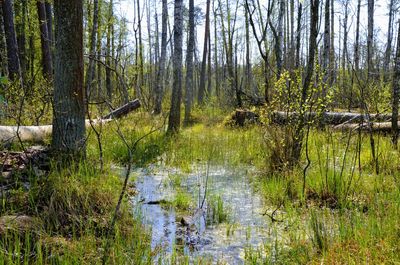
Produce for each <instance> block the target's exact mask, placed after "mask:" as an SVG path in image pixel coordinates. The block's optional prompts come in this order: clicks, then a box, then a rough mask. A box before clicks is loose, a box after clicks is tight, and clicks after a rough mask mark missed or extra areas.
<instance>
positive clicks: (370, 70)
mask: <svg viewBox="0 0 400 265" xmlns="http://www.w3.org/2000/svg"><path fill="white" fill-rule="evenodd" d="M374 5H375V0H368V37H367V67H368V77H369V78H370V77H372V74H373V71H374V65H373V60H372V58H373V45H374Z"/></svg>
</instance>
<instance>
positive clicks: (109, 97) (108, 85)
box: [106, 0, 113, 103]
mask: <svg viewBox="0 0 400 265" xmlns="http://www.w3.org/2000/svg"><path fill="white" fill-rule="evenodd" d="M112 32H113V0H110V3H109V6H108V18H107V40H106V41H107V44H106V46H107V47H106V65H108V66H111V62H112V53H111V46H112V45H111V34H112ZM106 90H107V100H108V101H109V103H111V102H112V94H113V88H112V83H111V69H110V67H106Z"/></svg>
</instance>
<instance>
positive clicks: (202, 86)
mask: <svg viewBox="0 0 400 265" xmlns="http://www.w3.org/2000/svg"><path fill="white" fill-rule="evenodd" d="M209 37H210V0H207V4H206V25H205V32H204V45H203V59H202V61H201V72H200V86H199V92H198V95H197V101H198V103H199V104H203V100H204V93H205V90H206V65H207V52H208V38H209Z"/></svg>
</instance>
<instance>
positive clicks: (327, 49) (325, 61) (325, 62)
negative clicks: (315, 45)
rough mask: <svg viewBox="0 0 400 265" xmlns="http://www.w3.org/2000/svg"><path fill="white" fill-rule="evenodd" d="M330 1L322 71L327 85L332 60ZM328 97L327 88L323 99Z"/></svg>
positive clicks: (326, 2) (326, 7)
mask: <svg viewBox="0 0 400 265" xmlns="http://www.w3.org/2000/svg"><path fill="white" fill-rule="evenodd" d="M329 4H330V0H325V25H324V49H323V55H322V69H323V71H324V72H325V73H324V82H325V83H327V81H328V80H329V78H330V74H331V73H330V69H329V66H330V65H329V58H330V51H331V50H330V44H331V43H330V41H331V39H330V30H331V26H330V21H331V16H330V11H331V10H330V6H329ZM325 95H326V86H324V88H323V95H322V96H323V98H325Z"/></svg>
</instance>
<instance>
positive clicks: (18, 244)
mask: <svg viewBox="0 0 400 265" xmlns="http://www.w3.org/2000/svg"><path fill="white" fill-rule="evenodd" d="M77 168H79V169H78V171H75V170H74V171H71V170H68V169H66V170H62V171H52V172H51V174H50V175H49V176H48V177H43V178H42V179H36V180H35V181H34V182H32V183H31V185H32V187H31V188H30V189H29V190H28V191H25V192H24V194H23V196H24V198H26V199H27V200H26V202H25V203H23V204H20V203H19V202H20V200H14V199H13V198H12V196H11V198H8V199H9V200H8V201H3V205H8V207H6V208H2V211H1V214H2V217H1V218H3V219H4V218H5V217H6V216H10V217H12V218H15V216H19V215H24V216H25V215H26V216H28V217H29V218H30V219H27V221H26V223H27V224H24V226H21V225H20V224H18V223H17V224H16V225H15V228H13V229H10V227H9V226H8V227H5V226H1V223H2V222H1V221H0V234H1V237H0V249H1V251H0V264H21V263H24V264H32V263H33V264H100V263H101V258H102V256H103V254H104V246H105V243H106V240H107V238H108V236H107V235H108V229H109V224H110V221H111V217H112V213H113V211H114V209H115V206H116V203H117V199H118V196H119V193H120V190H121V179H120V178H119V177H118V176H116V175H115V174H113V173H112V172H110V171H106V172H103V173H101V172H99V171H98V170H96V169H95V168H94V167H92V166H90V165H89V164H81V165H79V166H77ZM20 193H22V191H21V192H20ZM18 196H22V195H21V194H18ZM3 200H7V199H6V198H3ZM17 202H18V203H17ZM10 205H13V207H10ZM1 218H0V220H3V219H1ZM32 220H34V223H33V221H32ZM13 223H15V222H13ZM143 231H144V230H143V227H142V225H141V224H140V222H138V221H136V220H135V218H134V216H132V214H131V211H130V209H129V204H128V201H127V198H125V199H124V203H123V207H122V209H121V211H120V212H119V214H118V218H117V223H116V228H115V235H114V236H112V238H110V240H112V244H111V247H110V250H109V257H110V259H109V263H110V264H128V263H131V262H132V261H139V260H143V262H144V263H146V262H150V255H151V251H150V249H149V237H148V235H147V234H146V233H144V232H143Z"/></svg>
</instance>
